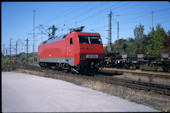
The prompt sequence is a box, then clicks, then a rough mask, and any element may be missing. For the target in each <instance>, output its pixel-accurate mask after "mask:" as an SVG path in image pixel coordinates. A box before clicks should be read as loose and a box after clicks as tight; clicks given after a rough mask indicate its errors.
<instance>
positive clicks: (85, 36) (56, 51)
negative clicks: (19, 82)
mask: <svg viewBox="0 0 170 113" xmlns="http://www.w3.org/2000/svg"><path fill="white" fill-rule="evenodd" d="M103 60H104V50H103V44H102V39H101V37H100V34H99V33H85V32H77V31H73V32H70V33H68V34H66V35H63V36H60V37H54V38H51V39H49V40H46V41H44V42H42V43H40V45H39V47H38V55H37V61H38V63H39V65H40V66H41V67H49V68H51V67H55V68H62V69H66V70H68V71H70V70H71V69H74V70H75V71H77V72H82V73H88V72H97V71H98V69H99V67H100V66H101V64H102V61H103Z"/></svg>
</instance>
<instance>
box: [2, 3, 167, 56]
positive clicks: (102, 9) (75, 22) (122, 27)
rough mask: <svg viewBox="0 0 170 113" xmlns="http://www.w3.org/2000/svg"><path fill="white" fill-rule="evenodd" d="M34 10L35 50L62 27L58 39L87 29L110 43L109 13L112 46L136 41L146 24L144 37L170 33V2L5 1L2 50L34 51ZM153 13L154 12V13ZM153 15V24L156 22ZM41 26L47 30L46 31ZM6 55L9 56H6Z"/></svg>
mask: <svg viewBox="0 0 170 113" xmlns="http://www.w3.org/2000/svg"><path fill="white" fill-rule="evenodd" d="M33 10H35V21H34V22H35V40H34V43H35V51H38V45H39V44H40V43H41V42H42V41H45V40H47V39H48V35H47V33H46V31H47V32H48V30H47V29H48V28H49V27H51V26H52V25H55V27H57V28H58V30H56V36H58V35H62V34H66V33H69V29H70V28H75V27H80V26H85V28H84V32H98V33H100V35H101V38H102V42H103V44H104V45H105V44H107V42H108V28H109V17H108V15H109V13H110V12H111V11H112V17H111V18H112V20H111V24H112V43H114V42H115V41H116V40H117V28H118V27H117V22H119V39H128V38H130V37H131V38H134V32H133V31H134V29H135V27H136V26H138V25H139V24H142V25H144V34H146V35H147V34H148V33H149V32H150V30H151V27H152V22H153V27H154V28H156V25H157V24H161V27H163V28H164V30H165V32H168V30H170V2H168V1H71V2H68V1H64V2H61V1H56V2H1V23H2V24H1V33H2V34H1V51H2V52H4V51H3V50H6V49H7V51H8V52H7V54H9V47H10V39H11V47H12V54H15V48H16V42H18V50H17V53H20V52H26V41H25V40H26V39H28V40H29V50H28V52H29V53H30V52H32V51H33V28H34V26H33V20H34V19H33V15H34V13H33ZM152 11H153V13H152ZM152 16H153V21H152ZM40 25H42V26H43V28H44V29H45V30H46V31H45V30H43V29H42V28H41V27H40ZM5 54H6V53H5Z"/></svg>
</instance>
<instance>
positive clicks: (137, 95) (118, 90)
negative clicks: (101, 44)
mask: <svg viewBox="0 0 170 113" xmlns="http://www.w3.org/2000/svg"><path fill="white" fill-rule="evenodd" d="M12 65H14V66H15V70H14V71H15V72H20V73H28V74H33V75H38V76H43V77H48V78H54V79H60V80H64V81H68V82H71V83H74V84H76V85H80V86H84V87H88V88H91V89H94V90H98V91H101V92H104V93H107V94H110V95H114V96H118V97H121V98H123V99H127V100H129V101H132V102H135V103H138V104H143V105H147V106H150V107H153V108H155V109H157V110H161V111H165V112H167V111H170V96H169V95H164V94H159V93H155V92H153V91H150V90H148V91H147V90H142V89H135V88H132V87H126V86H122V85H119V84H114V83H112V82H110V81H109V79H106V80H103V78H100V77H98V76H99V75H95V76H84V75H77V74H73V73H66V72H63V71H59V70H49V69H43V68H40V67H38V66H37V65H27V64H21V63H13V64H12ZM112 74H113V73H112ZM109 76H110V75H109ZM113 76H114V77H118V78H119V77H123V76H124V75H123V74H120V73H119V74H118V73H116V72H115V73H114V74H113Z"/></svg>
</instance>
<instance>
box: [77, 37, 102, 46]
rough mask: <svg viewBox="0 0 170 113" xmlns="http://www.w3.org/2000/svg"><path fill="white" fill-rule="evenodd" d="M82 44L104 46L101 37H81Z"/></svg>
mask: <svg viewBox="0 0 170 113" xmlns="http://www.w3.org/2000/svg"><path fill="white" fill-rule="evenodd" d="M79 42H80V44H102V42H101V39H100V36H79Z"/></svg>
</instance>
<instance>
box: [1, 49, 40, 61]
mask: <svg viewBox="0 0 170 113" xmlns="http://www.w3.org/2000/svg"><path fill="white" fill-rule="evenodd" d="M34 55H35V56H34V62H37V54H34ZM1 60H11V61H22V62H27V54H26V53H25V52H22V53H20V54H18V55H17V57H16V55H11V56H10V55H6V56H4V55H3V54H2V53H1ZM28 62H29V63H32V62H33V53H29V54H28Z"/></svg>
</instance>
